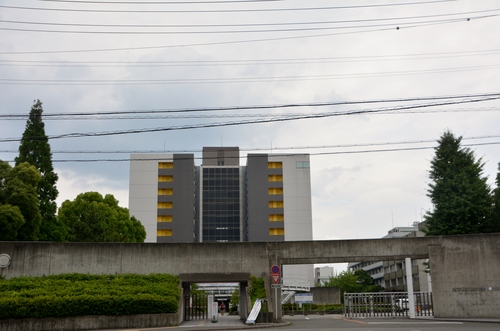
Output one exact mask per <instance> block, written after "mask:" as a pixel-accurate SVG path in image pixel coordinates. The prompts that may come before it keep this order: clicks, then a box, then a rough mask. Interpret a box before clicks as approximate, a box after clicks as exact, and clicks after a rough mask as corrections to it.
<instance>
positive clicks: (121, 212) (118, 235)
mask: <svg viewBox="0 0 500 331" xmlns="http://www.w3.org/2000/svg"><path fill="white" fill-rule="evenodd" d="M58 218H59V221H60V222H61V223H63V224H65V225H66V228H67V231H68V236H67V240H68V241H75V242H144V239H145V238H146V230H145V229H144V226H142V224H141V222H139V221H138V220H137V219H136V218H135V217H134V216H132V217H130V213H129V211H128V209H127V208H123V207H120V206H118V200H116V199H115V198H114V197H113V195H111V194H107V195H106V196H105V197H103V196H102V195H101V194H99V193H97V192H86V193H81V194H79V195H78V196H77V197H76V199H75V200H74V201H69V200H66V201H64V202H63V204H62V205H61V207H60V208H59V214H58Z"/></svg>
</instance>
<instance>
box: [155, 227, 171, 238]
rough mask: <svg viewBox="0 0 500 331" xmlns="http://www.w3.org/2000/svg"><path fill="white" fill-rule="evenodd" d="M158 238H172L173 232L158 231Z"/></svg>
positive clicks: (167, 230)
mask: <svg viewBox="0 0 500 331" xmlns="http://www.w3.org/2000/svg"><path fill="white" fill-rule="evenodd" d="M156 236H157V237H172V230H171V229H164V230H156Z"/></svg>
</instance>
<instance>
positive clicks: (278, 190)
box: [267, 187, 283, 195]
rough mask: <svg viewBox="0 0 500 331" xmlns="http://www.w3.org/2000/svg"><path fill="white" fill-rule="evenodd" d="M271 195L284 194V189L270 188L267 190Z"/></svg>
mask: <svg viewBox="0 0 500 331" xmlns="http://www.w3.org/2000/svg"><path fill="white" fill-rule="evenodd" d="M267 193H268V194H269V195H278V194H283V187H270V188H268V189H267Z"/></svg>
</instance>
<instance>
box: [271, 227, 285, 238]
mask: <svg viewBox="0 0 500 331" xmlns="http://www.w3.org/2000/svg"><path fill="white" fill-rule="evenodd" d="M269 235H270V236H284V235H285V229H282V228H271V229H269Z"/></svg>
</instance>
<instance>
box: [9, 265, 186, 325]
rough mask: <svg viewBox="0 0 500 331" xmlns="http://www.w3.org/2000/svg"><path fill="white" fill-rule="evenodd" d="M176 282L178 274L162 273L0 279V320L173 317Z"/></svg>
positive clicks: (175, 310)
mask: <svg viewBox="0 0 500 331" xmlns="http://www.w3.org/2000/svg"><path fill="white" fill-rule="evenodd" d="M108 279H109V281H108ZM178 284H179V279H178V277H177V276H173V275H164V274H151V275H147V276H143V275H132V274H126V275H85V274H65V275H56V276H46V277H19V278H13V279H9V280H0V319H5V318H30V317H36V318H41V317H67V316H84V315H134V314H157V313H175V312H177V306H178V302H179V296H180V289H179V285H178Z"/></svg>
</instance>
